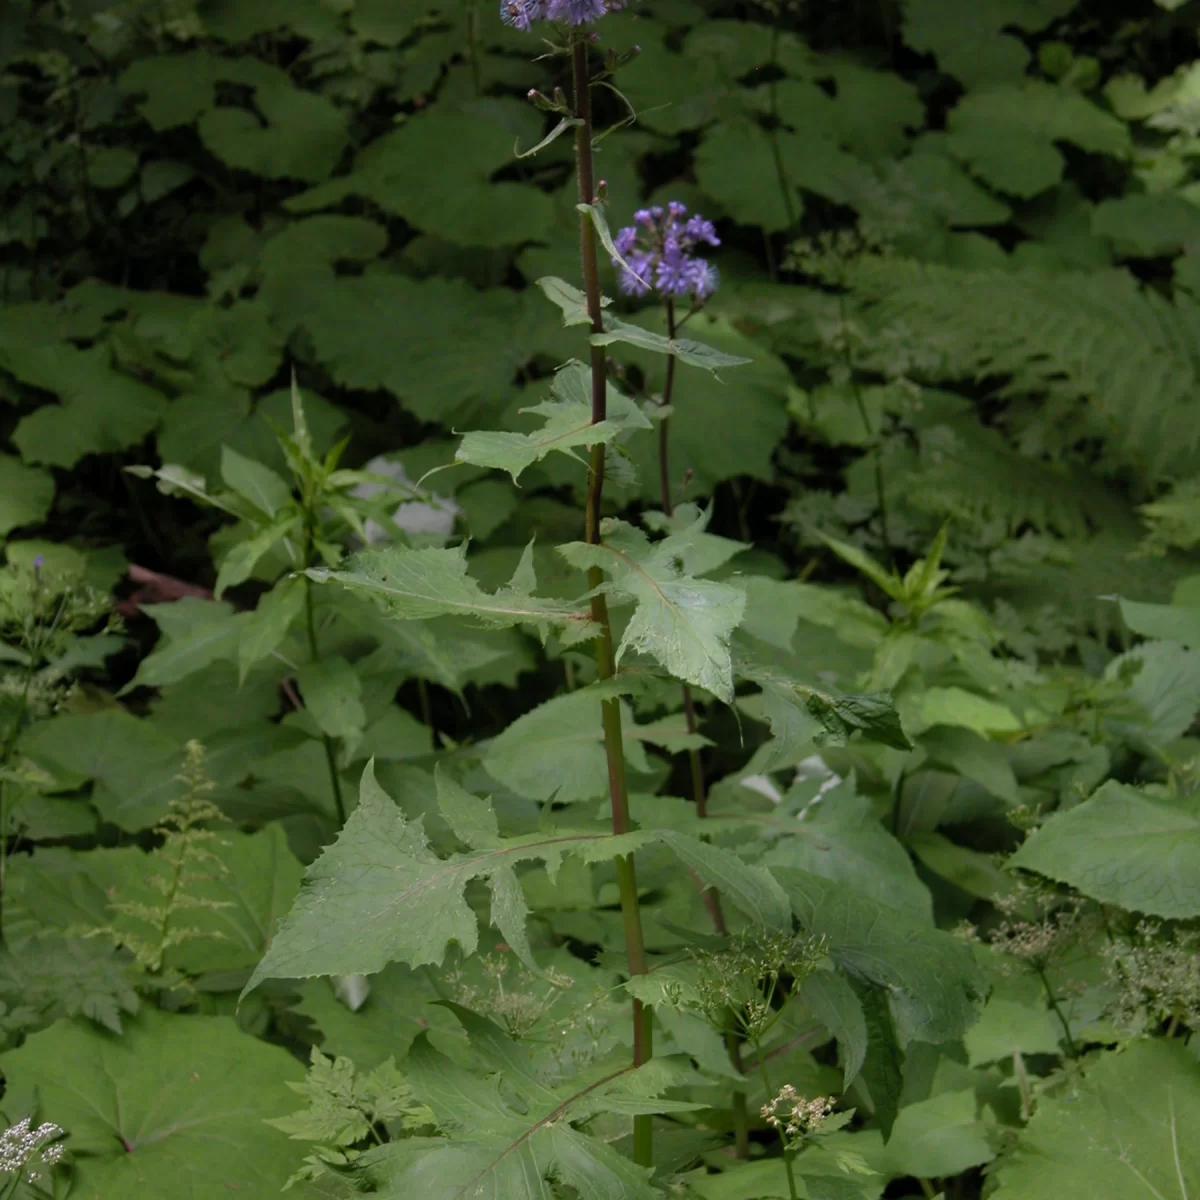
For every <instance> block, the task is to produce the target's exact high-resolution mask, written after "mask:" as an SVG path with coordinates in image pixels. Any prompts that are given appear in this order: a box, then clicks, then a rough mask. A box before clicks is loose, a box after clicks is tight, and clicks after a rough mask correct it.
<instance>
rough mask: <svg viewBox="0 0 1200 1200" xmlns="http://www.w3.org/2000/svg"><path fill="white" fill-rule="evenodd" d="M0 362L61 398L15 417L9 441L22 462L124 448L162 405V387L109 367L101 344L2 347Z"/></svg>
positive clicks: (72, 460)
mask: <svg viewBox="0 0 1200 1200" xmlns="http://www.w3.org/2000/svg"><path fill="white" fill-rule="evenodd" d="M0 367H3V368H5V369H6V370H8V371H10V372H11V373H12V374H13V375H15V376H16V377H17V379H19V380H20V381H21V382H22V383H26V384H29V385H30V386H31V387H36V388H40V389H42V390H43V391H47V392H52V393H53V394H54V395H56V396H57V397H58V398H59V399H60V400H61V403H60V404H43V405H41V406H40V407H39V408H37V409H35V410H34V411H33V412H31V413H30V414H29V415H28V416H25V417H22V418H21V420H20V421H19V422H18V424H17V427H16V429H15V430H14V431H13V433H12V442H13V445H15V446H16V447H17V449H18V450H19V451H20V452H21V457H22V458H23V459H24V460H25V462H26V463H44V464H45V465H47V466H51V467H73V466H75V465H76V463H78V462H79V460H80V459H81V458H83V457H84V456H85V455H88V454H113V453H116V452H117V451H120V450H127V449H129V448H130V447H132V446H136V445H137V444H138V443H139V442H141V441H142V439H143V438H145V437H146V435H147V434H148V433H150V432H151V430H153V429H154V427H155V426H156V425H157V424H158V422H159V420H160V419H161V417H162V415H163V412H164V410H165V409H166V398H165V397H164V396H163V395H162V393H161V392H159V391H157V390H156V389H154V388H152V387H150V386H148V385H147V384H144V383H140V382H139V381H138V380H136V379H133V378H132V377H130V376H128V375H123V374H121V372H119V371H116V370H114V369H113V367H112V366H111V364H110V355H109V350H108V348H107V347H106V346H104V345H98V346H96V347H94V348H92V349H90V350H77V349H75V347H73V346H72V345H70V344H69V343H67V342H62V343H58V344H55V345H53V346H48V347H29V348H26V349H23V350H21V351H20V352H16V351H12V350H6V349H3V348H0Z"/></svg>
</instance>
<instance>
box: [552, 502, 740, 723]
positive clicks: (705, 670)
mask: <svg viewBox="0 0 1200 1200" xmlns="http://www.w3.org/2000/svg"><path fill="white" fill-rule="evenodd" d="M706 522H707V517H706V516H704V515H703V514H702V515H701V516H700V517H699V518H698V519H697V521H696V522H695V524H694V525H693V526H692V527H691V528H690V529H689V530H687V531H685V532H684V533H674V534H670V535H669V536H667V537H665V538H663V539H662V540H661V541H658V542H653V543H652V542H651V541H650V540H649V539H648V538H647V537H646V535H645V534H644V533H642V532H641V531H640V530H638V529H635V528H634V527H633V526H632V525H627V524H625V522H623V521H615V520H606V521H604V522H603V524H602V527H601V534H602V537H603V539H604V540H603V541H602V542H601V544H600V545H598V546H592V545H588V544H587V543H585V542H570V543H568V544H567V545H565V546H559V547H558V551H559V553H560V554H561V555H562V556H563V557H564V558H565V559H566V560H567V561H568V562H569V563H570V564H571V565H572V566H575V567H580V568H589V567H599V568H600V569H601V570H603V571H604V572H606V573H607V574H608V576H609V582H608V583H607V584H604V585H603V587H604V590H605V591H606V592H607V593H608V594H609V596H610V597H614V598H616V599H617V600H622V599H623V600H628V601H632V602H633V603H634V604H635V606H636V607H635V608H634V612H633V616H632V617H631V618H630V620H629V623H628V624H627V625H626V626H625V631H624V633H623V634H622V635H621V644H620V646H619V647H618V649H617V658H618V659H620V658H621V656H622V655H623V654H624V653H625V652H626V651H627V650H633V651H635V652H637V653H642V654H646V655H648V656H649V657H650V658H652V659H654V660H655V661H656V662H658V663H659V664H661V665H662V667H663V668H665V669H666V670H667V671H669V672H670V673H671V674H672V675H674V676H675V677H676V678H677V679H683V680H686V681H687V682H688V683H694V684H696V685H697V686H698V687H702V688H705V689H707V690H708V691H710V692H712V693H713V695H714V696H718V697H719V698H720V699H722V700H724V701H725V702H726V703H729V702H730V701H732V699H733V664H732V662H731V660H730V653H729V638H730V635H731V634H732V633H733V630H734V629H735V628H736V626H737V624H738V622H739V621H740V620H741V619H742V613H743V611H744V610H745V607H746V596H745V593H744V592H743V591H742V590H741V589H740V588H736V587H734V586H732V585H731V584H728V583H716V582H714V581H712V580H707V579H693V578H691V577H690V576H687V575H682V574H680V570H679V564H680V561H681V559H682V557H683V555H684V553H685V552H686V549H687V547H688V545H689V543H690V540H691V537H692V535H693V534H694V533H700V532H702V531H703V528H704V525H705V524H706Z"/></svg>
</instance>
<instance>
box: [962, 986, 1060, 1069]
mask: <svg viewBox="0 0 1200 1200" xmlns="http://www.w3.org/2000/svg"><path fill="white" fill-rule="evenodd" d="M1061 1037H1062V1026H1060V1025H1059V1023H1058V1022H1057V1021H1056V1020H1055V1018H1054V1017H1053V1016H1052V1015H1051V1013H1050V1010H1049V1009H1048V1008H1047V1007H1046V993H1045V989H1044V987H1043V986H1042V982H1041V980H1039V979H1037V978H1036V977H1035V976H1033V975H1002V974H998V975H997V977H996V980H995V985H994V986H993V988H992V992H991V995H989V996H988V1001H987V1003H986V1004H985V1005H984V1006H983V1012H982V1013H981V1014H980V1017H979V1020H978V1021H977V1022H976V1023H975V1024H974V1025H972V1026H971V1028H970V1029H968V1030H967V1033H966V1036H965V1037H964V1038H963V1042H964V1044H965V1045H966V1048H967V1062H968V1064H969V1065H970V1066H972V1067H979V1066H985V1065H986V1064H988V1063H993V1062H999V1061H1002V1060H1006V1059H1007V1060H1011V1059H1012V1056H1013V1054H1015V1053H1021V1054H1024V1055H1030V1054H1058V1053H1059V1052H1060V1051H1059V1039H1060V1038H1061Z"/></svg>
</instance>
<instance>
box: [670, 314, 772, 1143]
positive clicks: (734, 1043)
mask: <svg viewBox="0 0 1200 1200" xmlns="http://www.w3.org/2000/svg"><path fill="white" fill-rule="evenodd" d="M678 331H679V326H678V324H677V323H676V321H675V301H674V300H673V299H672V298H671V297H669V296H668V297H667V337H669V338H670V339H671V340H672V341H674V340H675V336H676V334H677V333H678ZM674 395H675V356H674V355H673V354H672V355H669V356H668V358H667V378H666V381H665V382H664V384H663V392H662V400H661V401H660V403H661V405H662V407H663V408H666V407H667V406H668V405H669V404H670V403H671V402H672V400H673V398H674ZM670 420H671V418H670V417H669V416H664V417H663V419H662V420H661V421H659V423H658V488H659V502H660V503H661V504H662V510H663V513H664V515H666V516H668V517H670V516H672V515H673V514H674V512H675V505H674V503H673V502H672V500H671V452H670V436H669V434H670V430H669V428H668V426H669V424H670ZM682 687H683V714H684V719H685V721H686V722H687V731H688V733H689V734H695V732H696V729H697V722H696V705H695V701H694V700H693V698H692V689H691V686H690V685H689V684H687V683H684V684H683V685H682ZM688 764H689V766H690V768H691V773H692V799H693V800H694V801H695V804H696V815H697V816H698V817H701V818H703V817H706V816H708V789H707V787H706V786H705V782H704V764H703V763H702V762H701V761H700V751H699V750H697V749H694V748H693V749H691V750H689V751H688ZM700 899H701V900H702V901H703V902H704V907H705V908H706V909H707V910H708V915H709V918H710V920H711V921H712V924H713V928H714V929H715V930H716V931H717V933H719V934H721V935H722V936H724V935H725V934H727V933H728V932H729V926H728V924H727V923H726V921H725V910H724V909H723V908H722V906H721V893H720V892H718V891H717V889H716V888H701V889H700ZM725 1050H726V1052H727V1053H728V1055H729V1061H730V1062H731V1063H732V1064H733V1066H734V1068H735V1069H736V1070H737V1071H738V1072H739V1073H744V1072H743V1068H742V1054H741V1049H740V1047H739V1045H738V1040H737V1037H736V1035H735V1034H734V1033H733V1032H731V1031H728V1030H727V1031H726V1033H725ZM733 1124H734V1130H735V1148H736V1153H737V1156H738V1158H749V1157H750V1131H749V1123H748V1120H747V1117H746V1093H745V1092H743V1091H740V1090H739V1091H735V1092H734V1093H733Z"/></svg>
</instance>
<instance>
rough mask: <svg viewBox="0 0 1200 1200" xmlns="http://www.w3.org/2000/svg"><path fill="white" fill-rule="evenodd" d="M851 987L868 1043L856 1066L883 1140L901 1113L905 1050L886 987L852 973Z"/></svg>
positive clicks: (888, 1135) (888, 1134)
mask: <svg viewBox="0 0 1200 1200" xmlns="http://www.w3.org/2000/svg"><path fill="white" fill-rule="evenodd" d="M850 986H851V988H852V989H853V991H854V994H855V995H856V996H857V997H858V1002H859V1005H860V1007H861V1011H862V1017H863V1027H864V1029H865V1030H866V1041H867V1044H866V1048H865V1051H864V1053H863V1062H862V1066H861V1067H860V1068H859V1069H860V1072H861V1075H862V1080H863V1082H864V1083H865V1084H866V1085H867V1091H868V1092H869V1093H870V1096H871V1103H872V1104H873V1105H874V1106H875V1119H876V1120H877V1121H878V1122H879V1127H880V1129H881V1130H882V1131H883V1137H884V1141H886V1140H887V1139H888V1138H890V1137H891V1136H892V1128H893V1126H894V1125H895V1124H896V1117H897V1116H898V1115H899V1112H900V1094H901V1092H902V1091H903V1089H904V1051H903V1049H902V1048H901V1046H900V1040H899V1037H898V1033H897V1029H896V1021H895V1014H894V1012H893V1010H892V1007H891V1006H890V1005H889V1003H888V999H889V998H888V992H887V989H886V988H885V987H881V986H879V985H877V984H874V983H869V982H868V981H867V979H866V978H865V977H863V976H851V979H850Z"/></svg>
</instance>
